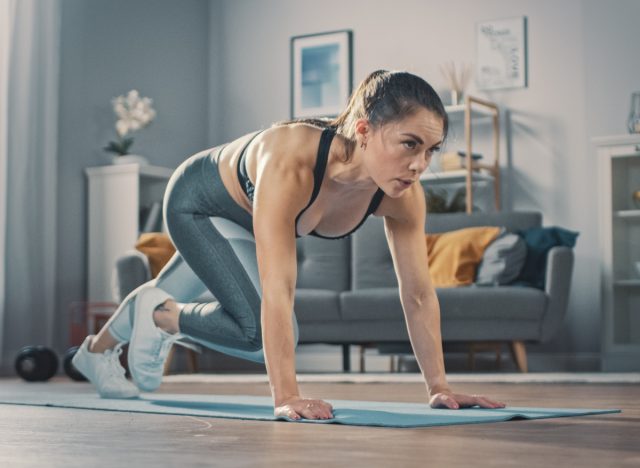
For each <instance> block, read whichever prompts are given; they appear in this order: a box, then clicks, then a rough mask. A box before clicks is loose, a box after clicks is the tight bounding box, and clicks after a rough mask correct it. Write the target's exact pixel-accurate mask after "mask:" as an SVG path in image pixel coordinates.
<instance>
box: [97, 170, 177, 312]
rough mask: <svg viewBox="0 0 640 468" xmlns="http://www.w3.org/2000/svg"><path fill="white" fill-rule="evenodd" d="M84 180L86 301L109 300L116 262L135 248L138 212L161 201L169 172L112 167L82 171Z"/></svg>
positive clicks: (170, 171) (138, 226)
mask: <svg viewBox="0 0 640 468" xmlns="http://www.w3.org/2000/svg"><path fill="white" fill-rule="evenodd" d="M85 173H86V175H87V180H88V194H89V200H88V213H87V235H88V239H87V247H88V248H87V272H88V279H87V300H89V301H91V302H104V301H107V302H108V301H112V300H113V296H112V293H111V276H112V272H113V267H114V265H115V261H116V259H117V258H118V257H119V256H120V255H122V254H123V253H124V252H126V251H127V250H131V249H133V248H134V247H135V244H136V241H137V240H138V237H139V235H140V231H141V225H140V224H141V219H140V218H141V211H146V210H148V209H149V208H150V207H151V206H152V205H153V204H154V203H156V202H161V201H162V197H163V195H164V191H165V188H166V185H167V182H168V180H169V178H170V177H171V174H172V173H173V170H172V169H168V168H165V167H157V166H148V165H139V164H120V165H119V164H116V165H112V166H100V167H90V168H87V169H85Z"/></svg>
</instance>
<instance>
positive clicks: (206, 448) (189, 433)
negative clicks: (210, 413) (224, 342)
mask: <svg viewBox="0 0 640 468" xmlns="http://www.w3.org/2000/svg"><path fill="white" fill-rule="evenodd" d="M15 382H16V381H15V380H10V381H9V380H8V379H7V380H0V385H3V384H4V383H7V384H9V383H11V384H15ZM24 385H28V384H24ZM86 385H87V384H83V383H80V384H79V383H70V382H69V381H68V380H65V379H63V378H59V379H57V380H55V381H53V382H52V383H50V384H47V386H46V387H45V388H49V389H50V391H56V392H58V391H79V390H80V391H84V390H86V389H87V387H86ZM300 386H301V390H302V392H303V394H304V395H305V396H309V397H317V398H326V399H332V398H333V399H360V400H378V401H407V402H418V401H425V402H426V396H425V391H424V386H423V385H421V384H415V383H403V384H386V383H385V384H323V383H314V384H311V383H307V384H301V385H300ZM455 390H456V391H460V392H469V393H480V394H484V395H487V396H490V397H494V398H496V399H499V400H502V401H505V402H506V403H507V404H510V405H513V406H542V407H544V406H547V407H577V408H587V407H591V408H619V409H622V410H623V413H621V414H605V415H600V416H581V417H572V418H558V419H543V420H536V421H522V420H520V421H510V422H501V423H492V424H472V425H462V426H445V427H431V428H419V429H394V428H378V427H356V426H343V425H338V424H296V423H287V422H264V421H242V420H231V419H212V418H206V419H205V418H195V417H191V416H165V415H153V414H129V413H115V412H102V411H87V410H72V409H61V408H42V407H40V408H39V407H24V406H11V405H0V466H1V467H21V466H43V467H48V466H60V467H76V466H77V467H80V466H82V467H87V468H88V467H101V466H109V467H128V466H135V467H140V466H145V467H146V466H152V467H161V466H162V467H163V466H188V467H191V466H223V467H256V466H265V467H268V466H274V467H275V466H277V467H288V466H295V467H298V468H299V467H304V468H306V467H309V466H322V467H329V466H347V467H351V468H357V467H378V466H379V467H394V468H395V467H414V466H416V467H418V466H420V467H424V466H434V467H457V466H461V467H462V466H464V467H477V466H491V467H506V466H514V467H527V466H536V467H538V466H544V467H547V468H560V467H609V466H634V467H638V466H640V449H639V445H640V403H639V401H640V386H638V385H609V384H486V383H484V384H458V385H457V386H456V388H455ZM159 391H160V392H168V393H196V394H208V393H216V394H246V395H268V394H269V390H268V386H267V385H266V384H214V385H212V384H164V385H163V386H162V387H161V388H160V390H159Z"/></svg>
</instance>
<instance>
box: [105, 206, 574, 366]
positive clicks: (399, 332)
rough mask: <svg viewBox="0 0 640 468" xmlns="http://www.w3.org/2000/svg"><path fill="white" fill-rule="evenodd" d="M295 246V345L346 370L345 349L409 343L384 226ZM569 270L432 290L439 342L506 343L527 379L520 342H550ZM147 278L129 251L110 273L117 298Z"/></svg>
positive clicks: (509, 217) (462, 223) (537, 221)
mask: <svg viewBox="0 0 640 468" xmlns="http://www.w3.org/2000/svg"><path fill="white" fill-rule="evenodd" d="M541 224H542V216H541V214H540V213H536V212H503V213H492V214H486V213H474V214H472V215H467V214H464V213H453V214H431V215H429V216H428V217H427V222H426V226H425V229H426V232H430V233H439V232H446V231H451V230H455V229H461V228H464V227H471V226H503V227H505V228H507V230H510V231H516V230H523V229H528V228H531V227H539V226H541ZM297 242H298V243H297V254H298V282H297V290H296V299H295V306H294V307H295V311H296V317H297V319H298V324H299V329H300V336H299V343H300V344H310V343H328V344H341V345H343V368H344V370H345V371H347V370H349V369H350V363H349V345H351V344H358V345H371V344H377V345H379V346H381V348H382V349H384V347H385V345H387V349H391V348H393V346H397V345H398V344H401V343H405V344H408V343H409V336H408V333H407V327H406V323H405V320H404V316H403V312H402V307H401V304H400V298H399V295H398V285H397V280H396V276H395V271H394V269H393V264H392V260H391V255H390V253H389V249H388V247H387V243H386V238H385V235H384V228H383V220H382V219H380V218H375V217H371V218H370V219H369V220H367V222H366V223H365V224H364V225H363V226H362V227H361V228H360V229H359V230H358V231H357V232H356V233H355V234H354V235H353V236H352V237H350V238H347V239H342V240H324V239H319V238H314V237H305V238H301V239H299V240H298V241H297ZM572 269H573V251H572V250H571V249H569V248H566V247H554V248H552V249H551V251H550V252H549V254H548V257H547V267H546V281H545V288H544V290H540V289H535V288H529V287H522V286H488V287H487V286H482V287H479V286H468V287H457V288H439V289H437V290H436V292H437V295H438V299H439V302H440V309H441V326H442V338H443V341H445V342H471V343H474V342H475V343H478V342H482V343H487V342H491V343H502V342H506V343H508V344H509V345H510V347H511V351H512V354H513V357H514V359H515V361H516V364H517V365H518V367H519V369H520V370H521V371H524V372H526V371H527V361H526V350H525V343H526V342H536V343H537V342H544V341H546V340H548V339H549V338H551V337H552V336H553V335H554V333H555V332H556V331H557V330H558V328H559V327H560V325H561V323H562V321H563V319H564V316H565V313H566V310H567V302H568V297H569V287H570V283H571V274H572ZM149 278H150V274H149V268H148V262H146V258H145V257H144V255H142V254H141V253H139V252H135V251H132V252H129V253H127V254H125V255H123V256H122V257H121V258H119V259H118V262H117V265H116V268H115V275H114V279H115V282H114V296H115V299H116V300H120V299H121V298H122V297H124V296H125V295H126V294H128V292H129V291H131V290H133V289H134V288H135V287H137V286H138V285H139V284H141V283H142V282H144V281H146V280H148V279H149ZM389 346H390V347H391V348H389Z"/></svg>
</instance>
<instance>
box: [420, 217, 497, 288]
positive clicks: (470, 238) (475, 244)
mask: <svg viewBox="0 0 640 468" xmlns="http://www.w3.org/2000/svg"><path fill="white" fill-rule="evenodd" d="M499 234H500V228H499V227H470V228H464V229H457V230H455V231H450V232H443V233H440V234H427V235H426V238H427V251H428V254H429V270H430V273H431V279H432V281H433V285H434V286H435V287H440V288H449V287H456V286H463V285H468V284H471V283H473V280H474V279H475V277H476V269H477V267H478V265H479V264H480V261H481V260H482V255H483V254H484V250H485V248H486V247H487V246H488V245H489V244H490V243H491V242H492V241H493V240H494V239H495V238H496V237H498V235H499Z"/></svg>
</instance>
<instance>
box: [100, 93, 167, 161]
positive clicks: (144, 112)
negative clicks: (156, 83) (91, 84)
mask: <svg viewBox="0 0 640 468" xmlns="http://www.w3.org/2000/svg"><path fill="white" fill-rule="evenodd" d="M111 104H112V105H113V112H114V113H115V114H116V117H117V119H116V124H115V128H116V134H117V135H118V138H117V140H115V141H110V142H109V144H108V145H107V146H105V147H104V150H105V151H108V152H109V153H114V154H115V156H114V158H113V163H114V164H131V163H138V164H148V163H149V162H148V161H147V159H146V158H145V157H144V156H140V155H137V154H131V153H130V152H129V149H130V148H131V145H133V136H131V135H132V134H133V133H134V132H137V131H139V130H142V129H143V128H145V127H147V126H148V125H149V124H150V123H151V122H152V121H153V119H154V118H155V116H156V111H155V110H154V109H153V100H152V99H150V98H148V97H142V96H140V93H138V91H137V90H135V89H132V90H131V91H129V92H128V93H127V95H126V96H118V97H116V98H113V99H112V100H111Z"/></svg>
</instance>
